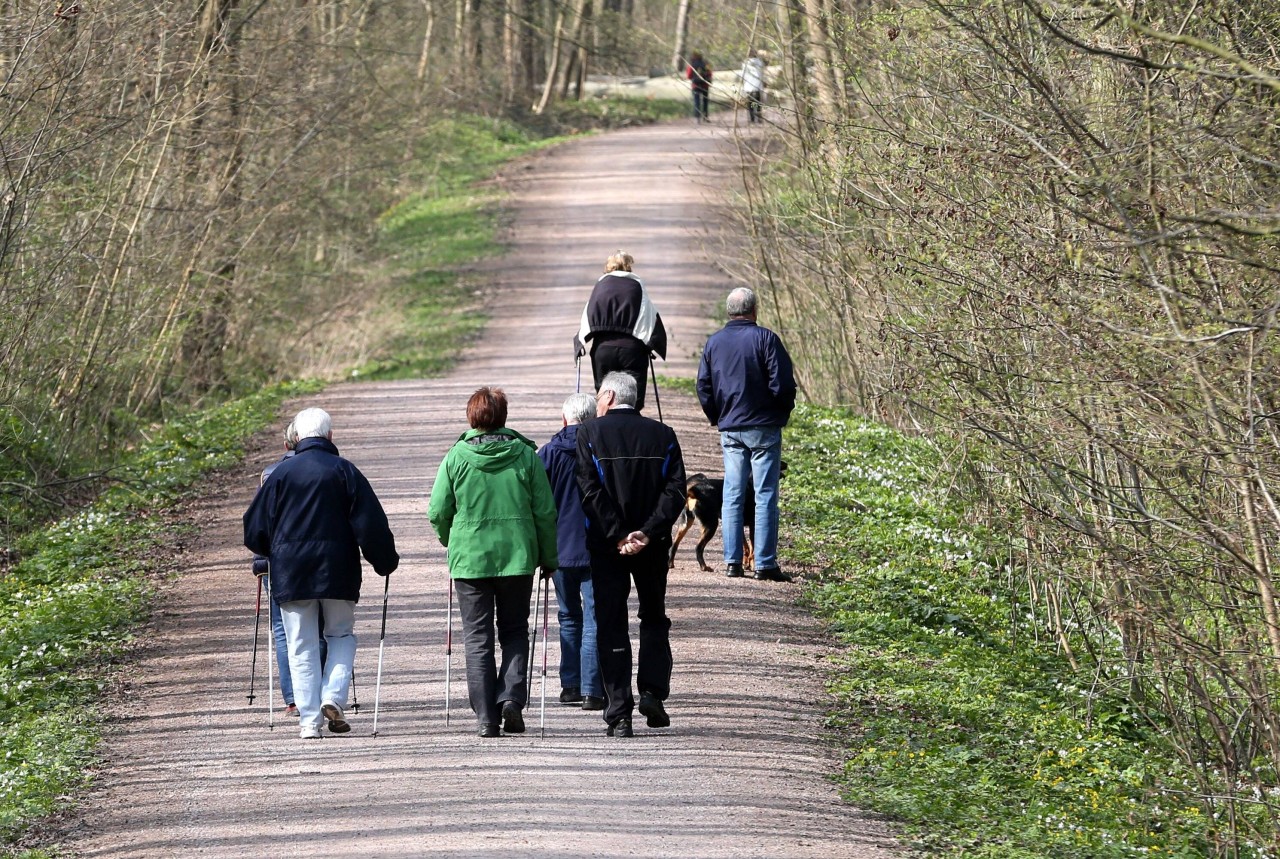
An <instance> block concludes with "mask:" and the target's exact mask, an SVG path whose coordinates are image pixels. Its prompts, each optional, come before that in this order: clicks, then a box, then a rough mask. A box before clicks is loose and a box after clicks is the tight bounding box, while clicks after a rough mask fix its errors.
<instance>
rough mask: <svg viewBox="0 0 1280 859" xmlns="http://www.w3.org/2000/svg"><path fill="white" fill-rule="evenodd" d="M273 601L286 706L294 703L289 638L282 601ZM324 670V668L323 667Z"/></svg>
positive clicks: (322, 650)
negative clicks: (281, 612)
mask: <svg viewBox="0 0 1280 859" xmlns="http://www.w3.org/2000/svg"><path fill="white" fill-rule="evenodd" d="M270 603H271V635H272V637H273V638H275V640H276V667H277V668H279V669H280V694H281V695H283V696H284V704H285V706H286V707H287V706H289V705H290V704H292V703H293V675H291V674H290V673H289V639H288V638H286V637H285V634H284V621H283V620H282V619H281V618H280V603H278V602H276V601H275V600H270ZM325 647H326V645H325V643H324V618H323V617H321V618H320V664H321V665H322V666H323V665H324V656H325ZM321 670H323V669H321Z"/></svg>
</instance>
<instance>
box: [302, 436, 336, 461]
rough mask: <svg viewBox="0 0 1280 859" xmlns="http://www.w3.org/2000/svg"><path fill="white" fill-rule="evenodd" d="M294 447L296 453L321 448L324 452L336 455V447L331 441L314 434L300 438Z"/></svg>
mask: <svg viewBox="0 0 1280 859" xmlns="http://www.w3.org/2000/svg"><path fill="white" fill-rule="evenodd" d="M295 449H296V450H297V452H298V453H306V452H307V451H309V450H323V451H324V452H325V453H331V454H333V455H334V456H337V455H338V448H337V447H335V446H334V444H333V442H331V441H329V439H327V438H318V437H315V436H312V437H311V438H304V439H302V441H300V442H298V446H297V448H295Z"/></svg>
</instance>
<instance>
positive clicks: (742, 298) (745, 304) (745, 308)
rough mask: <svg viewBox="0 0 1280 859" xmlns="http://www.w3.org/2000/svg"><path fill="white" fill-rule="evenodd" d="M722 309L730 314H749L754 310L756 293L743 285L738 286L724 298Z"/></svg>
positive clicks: (736, 315)
mask: <svg viewBox="0 0 1280 859" xmlns="http://www.w3.org/2000/svg"><path fill="white" fill-rule="evenodd" d="M724 309H725V311H726V312H728V314H729V315H730V316H734V317H739V316H750V315H751V314H753V313H755V312H756V294H755V293H754V292H752V291H751V290H750V289H747V287H745V286H740V287H738V288H737V289H735V290H734V291H733V292H731V293H729V297H728V298H727V299H725V302H724Z"/></svg>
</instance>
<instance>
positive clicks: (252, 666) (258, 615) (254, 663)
mask: <svg viewBox="0 0 1280 859" xmlns="http://www.w3.org/2000/svg"><path fill="white" fill-rule="evenodd" d="M257 579H258V607H257V608H256V609H254V612H253V659H252V660H251V661H250V662H249V694H248V696H247V697H248V698H249V706H250V707H252V706H253V681H254V675H256V674H257V671H258V626H259V624H261V623H262V576H258V577H257Z"/></svg>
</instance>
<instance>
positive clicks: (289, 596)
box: [244, 408, 400, 739]
mask: <svg viewBox="0 0 1280 859" xmlns="http://www.w3.org/2000/svg"><path fill="white" fill-rule="evenodd" d="M293 425H294V428H295V429H296V430H297V433H298V444H297V448H296V451H295V455H294V456H291V457H289V458H288V459H286V460H284V461H283V462H280V463H278V464H277V465H276V468H275V470H274V471H273V472H272V473H271V476H270V477H269V478H268V479H267V481H266V483H264V484H263V485H262V487H261V488H260V489H259V490H258V494H257V495H256V496H255V497H254V499H253V503H251V504H250V505H249V509H248V510H247V511H245V514H244V544H245V546H247V547H248V548H249V550H250V551H252V552H254V553H256V554H259V555H265V556H266V557H268V558H270V559H271V572H270V574H269V576H270V582H271V594H272V596H273V598H274V599H276V600H277V601H278V602H279V603H280V617H281V620H282V622H283V623H284V631H285V638H286V641H287V644H288V648H289V673H290V674H291V676H292V678H293V687H294V688H293V691H294V694H295V699H296V703H297V705H298V717H299V720H300V730H301V736H302V738H303V739H319V737H320V726H321V725H322V724H323V723H324V720H326V719H327V720H328V722H329V730H330V731H331V732H333V733H335V734H345V733H347V732H348V731H350V730H351V726H350V725H349V724H348V723H347V721H346V718H345V714H344V713H343V709H344V708H345V707H346V706H347V695H348V693H349V691H350V687H351V667H352V664H353V663H354V662H355V656H356V635H355V608H356V602H357V601H358V600H359V599H360V581H361V570H360V556H361V554H363V555H364V559H365V560H366V561H368V562H369V564H370V566H372V567H373V570H374V572H376V573H377V574H378V575H380V576H388V575H390V574H391V573H392V572H393V571H394V570H395V568H396V567H397V566H399V565H400V556H399V555H398V554H397V553H396V546H395V538H394V537H393V536H392V534H391V528H390V526H389V525H388V524H387V514H386V513H385V512H383V509H382V504H381V503H379V501H378V496H377V495H375V494H374V492H373V487H371V486H370V485H369V481H368V480H366V479H365V476H364V475H363V474H361V473H360V470H359V469H358V468H356V467H355V466H354V465H352V464H351V463H350V462H348V461H347V460H345V459H343V458H342V457H341V456H339V455H338V449H337V448H336V447H334V444H333V423H332V420H331V419H330V417H329V414H328V413H327V412H326V411H324V410H323V409H316V408H311V409H303V410H302V411H301V412H299V413H298V416H297V417H295V418H294V419H293ZM322 622H323V624H324V631H323V633H321V627H320V624H321V623H322ZM321 635H323V637H324V640H325V642H326V644H327V645H328V653H327V659H325V660H324V662H323V665H322V661H321V656H320V638H321Z"/></svg>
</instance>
